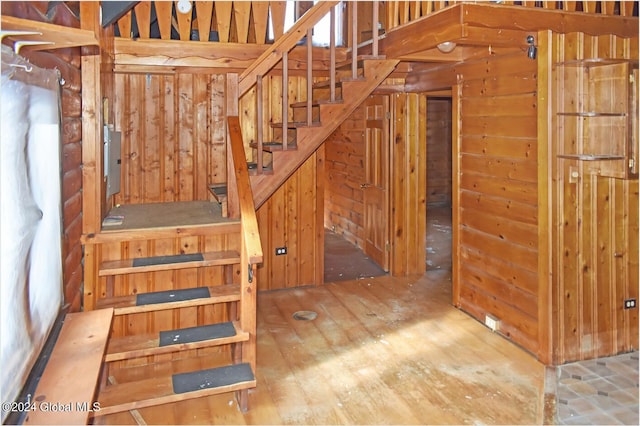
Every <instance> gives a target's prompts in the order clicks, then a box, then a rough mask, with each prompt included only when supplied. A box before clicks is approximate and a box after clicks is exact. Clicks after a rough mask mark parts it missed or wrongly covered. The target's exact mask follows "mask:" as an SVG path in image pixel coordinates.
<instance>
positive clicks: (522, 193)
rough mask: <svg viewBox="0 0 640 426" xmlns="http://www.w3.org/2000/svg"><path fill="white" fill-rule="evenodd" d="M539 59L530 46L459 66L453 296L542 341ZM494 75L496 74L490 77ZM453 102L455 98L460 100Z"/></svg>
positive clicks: (524, 337)
mask: <svg viewBox="0 0 640 426" xmlns="http://www.w3.org/2000/svg"><path fill="white" fill-rule="evenodd" d="M536 69H537V67H536V61H532V60H530V59H528V58H527V56H526V55H525V54H524V53H523V52H517V53H513V54H508V55H502V56H494V57H492V58H490V59H486V60H482V61H477V62H471V63H468V64H465V65H462V66H461V67H460V70H459V71H458V72H462V73H464V74H463V75H464V79H463V80H462V81H461V83H460V84H459V86H458V93H457V97H458V101H457V102H458V104H457V105H455V108H456V118H455V119H456V121H457V122H456V123H455V127H456V128H457V129H459V135H458V137H457V141H456V142H455V144H454V175H455V176H456V177H455V179H456V182H455V184H454V203H453V205H454V209H453V215H454V217H453V226H454V242H453V244H454V247H457V252H456V253H454V272H453V273H454V303H455V304H456V305H457V306H459V307H460V308H462V309H464V310H465V311H467V312H469V313H470V314H471V315H473V316H474V317H476V318H477V319H478V320H480V321H482V322H484V319H485V315H487V314H491V315H493V316H495V317H497V318H498V319H499V320H500V321H501V324H500V332H501V333H502V334H504V335H506V336H508V337H509V338H511V339H512V340H513V341H515V342H517V343H518V344H520V345H522V346H523V347H524V348H526V349H528V350H530V351H532V352H535V351H536V350H537V347H538V285H539V283H538V281H539V277H538V274H537V273H538V228H537V223H538V211H537V204H538V186H537V99H536V91H537V85H536ZM487 76H491V78H486V77H487ZM454 102H456V101H455V100H454Z"/></svg>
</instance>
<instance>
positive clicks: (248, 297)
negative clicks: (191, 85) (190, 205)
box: [227, 75, 263, 372]
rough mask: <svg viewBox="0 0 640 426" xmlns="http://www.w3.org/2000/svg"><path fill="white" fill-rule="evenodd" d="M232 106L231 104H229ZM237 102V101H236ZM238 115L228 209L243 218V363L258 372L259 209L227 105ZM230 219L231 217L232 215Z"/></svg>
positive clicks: (231, 131)
mask: <svg viewBox="0 0 640 426" xmlns="http://www.w3.org/2000/svg"><path fill="white" fill-rule="evenodd" d="M236 82H237V78H234V76H233V75H232V76H231V77H230V78H229V77H228V78H227V88H228V86H229V85H234V84H235V83H236ZM230 103H232V101H231V102H230ZM236 103H237V98H236ZM229 112H231V113H233V112H236V115H228V116H227V129H228V134H227V137H228V140H229V143H228V144H227V147H228V148H230V151H231V152H228V153H227V157H230V158H231V161H230V162H229V163H230V165H231V169H230V170H228V171H227V175H228V176H229V175H233V176H234V178H235V179H234V180H235V188H229V189H230V190H231V191H230V192H235V193H236V194H237V206H229V207H228V210H229V212H236V215H237V216H236V217H238V216H239V218H240V230H241V231H240V233H241V235H240V326H241V328H242V329H243V330H245V331H247V332H249V336H250V337H249V341H248V342H246V343H245V344H244V345H243V349H242V354H241V357H242V362H247V363H249V364H251V367H252V368H253V371H254V372H255V371H256V302H257V299H256V296H257V293H258V286H257V280H256V267H257V265H258V264H259V263H262V260H263V253H262V245H261V243H260V233H259V231H258V221H257V218H256V207H255V204H254V202H253V192H252V190H251V182H250V180H249V170H248V168H247V162H246V156H245V152H244V143H243V141H242V130H241V128H240V120H239V118H238V116H237V105H236V108H235V111H234V107H233V105H228V108H227V113H229ZM230 216H231V215H230Z"/></svg>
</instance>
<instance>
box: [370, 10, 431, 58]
mask: <svg viewBox="0 0 640 426" xmlns="http://www.w3.org/2000/svg"><path fill="white" fill-rule="evenodd" d="M418 7H420V6H419V5H418ZM378 12H379V10H378V1H377V0H376V1H374V2H373V19H372V20H371V21H372V26H373V28H372V34H371V37H372V38H373V45H372V50H373V52H372V54H373V56H378Z"/></svg>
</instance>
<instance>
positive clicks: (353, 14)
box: [351, 1, 358, 80]
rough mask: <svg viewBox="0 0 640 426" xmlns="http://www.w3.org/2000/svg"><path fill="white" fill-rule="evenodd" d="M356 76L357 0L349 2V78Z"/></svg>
mask: <svg viewBox="0 0 640 426" xmlns="http://www.w3.org/2000/svg"><path fill="white" fill-rule="evenodd" d="M357 77H358V2H356V1H354V2H351V78H353V79H354V80H355V79H356V78H357Z"/></svg>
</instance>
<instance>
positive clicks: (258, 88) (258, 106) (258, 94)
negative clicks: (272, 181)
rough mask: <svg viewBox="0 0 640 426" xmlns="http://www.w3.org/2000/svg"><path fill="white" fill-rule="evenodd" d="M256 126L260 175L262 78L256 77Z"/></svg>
mask: <svg viewBox="0 0 640 426" xmlns="http://www.w3.org/2000/svg"><path fill="white" fill-rule="evenodd" d="M256 121H257V123H256V125H257V129H256V130H257V134H256V142H257V144H258V152H257V157H258V158H257V165H258V167H257V169H258V174H262V171H263V164H262V161H263V152H262V142H263V137H262V136H263V135H262V76H261V75H258V76H257V77H256Z"/></svg>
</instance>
